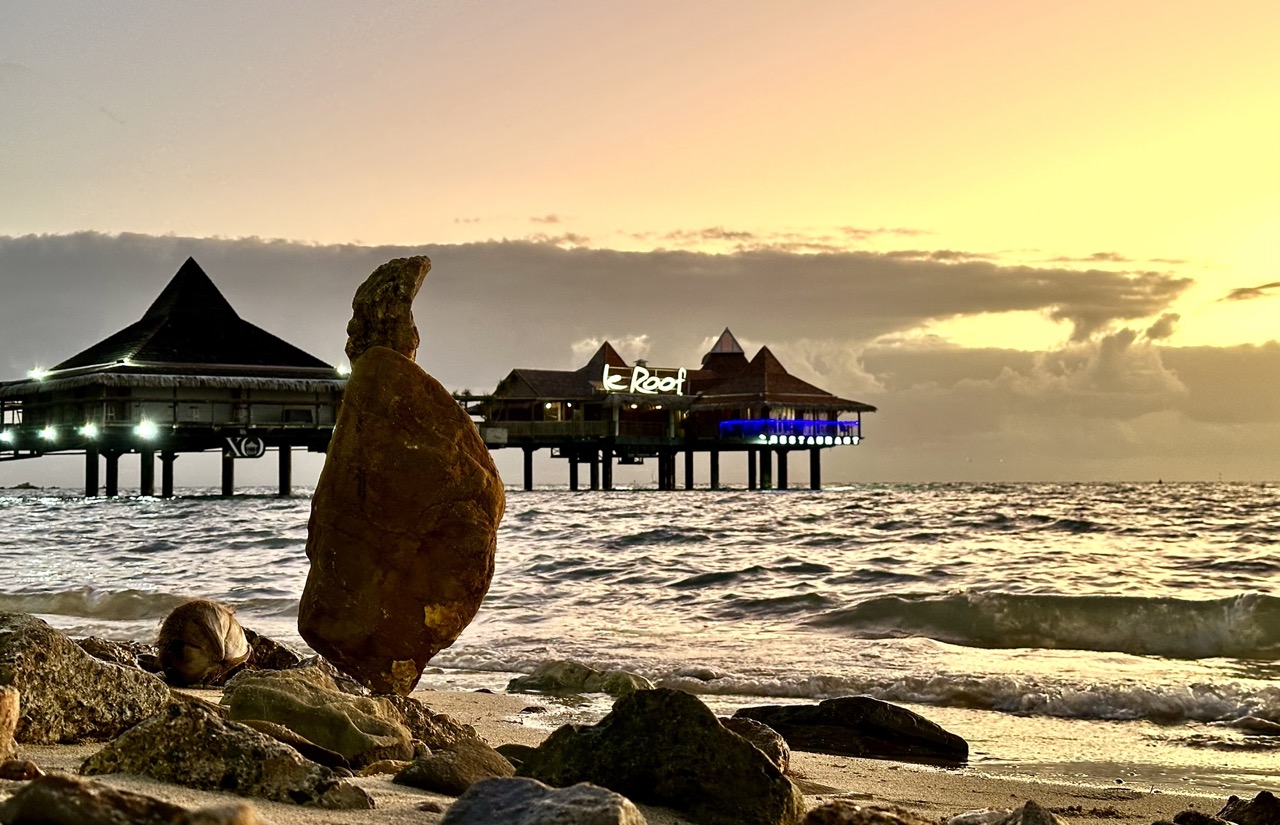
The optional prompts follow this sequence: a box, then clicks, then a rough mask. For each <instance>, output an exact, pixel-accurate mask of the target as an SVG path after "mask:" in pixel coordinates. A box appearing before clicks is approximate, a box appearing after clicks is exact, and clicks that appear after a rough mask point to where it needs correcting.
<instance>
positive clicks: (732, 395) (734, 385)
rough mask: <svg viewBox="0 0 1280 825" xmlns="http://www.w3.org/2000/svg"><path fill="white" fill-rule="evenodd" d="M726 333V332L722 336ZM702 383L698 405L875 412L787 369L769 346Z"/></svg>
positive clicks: (698, 406)
mask: <svg viewBox="0 0 1280 825" xmlns="http://www.w3.org/2000/svg"><path fill="white" fill-rule="evenodd" d="M722 337H723V336H722ZM717 378H718V379H719V380H715V381H713V382H711V383H708V384H704V385H702V386H701V387H700V388H699V389H700V392H699V395H698V403H697V404H696V405H695V409H697V408H702V409H716V408H725V407H746V406H751V405H756V404H766V405H769V406H789V407H790V406H794V407H808V408H822V409H829V410H844V411H849V412H854V411H858V412H875V407H873V406H871V405H870V404H863V403H862V402H860V401H853V400H850V399H848V398H840V397H839V396H836V395H832V394H831V393H829V392H827V391H826V390H824V389H820V388H818V387H815V386H814V385H813V384H810V383H809V382H808V381H804V380H801V379H799V378H796V377H795V376H794V375H792V374H791V373H789V372H787V368H786V367H784V366H782V362H781V361H779V360H778V358H777V356H775V355H774V354H773V352H772V351H771V350H770V349H769V348H768V347H761V348H760V351H759V352H757V353H756V354H755V357H754V358H752V359H751V361H750V362H748V363H747V364H746V366H745V367H743V368H742V369H740V370H737V371H735V372H734V373H732V374H730V375H728V376H727V377H723V378H721V377H720V376H719V375H717Z"/></svg>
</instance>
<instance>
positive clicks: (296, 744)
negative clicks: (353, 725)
mask: <svg viewBox="0 0 1280 825" xmlns="http://www.w3.org/2000/svg"><path fill="white" fill-rule="evenodd" d="M238 721H239V722H240V724H242V725H244V726H245V727H250V728H253V729H254V730H256V731H257V732H258V733H265V734H266V735H267V736H270V737H271V738H272V739H274V740H276V741H277V742H279V743H281V744H283V745H288V746H289V747H291V748H293V749H294V750H295V751H297V752H298V753H300V754H302V757H303V758H304V759H310V760H311V761H312V762H315V763H316V764H317V765H324V766H325V767H328V768H344V769H346V770H350V769H351V763H350V762H348V761H347V759H346V757H344V756H343V755H342V754H340V753H336V752H334V751H331V750H329V749H328V748H322V747H320V746H319V745H317V744H316V743H315V742H312V741H311V740H310V739H307V738H306V737H305V736H300V735H299V734H297V733H295V732H293V731H291V730H289V729H288V728H286V727H285V726H284V725H277V724H276V723H275V722H265V721H263V720H261V719H240V720H238Z"/></svg>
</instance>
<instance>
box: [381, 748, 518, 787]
mask: <svg viewBox="0 0 1280 825" xmlns="http://www.w3.org/2000/svg"><path fill="white" fill-rule="evenodd" d="M515 773H516V769H515V768H514V767H513V766H512V765H511V763H510V762H508V761H507V759H506V757H504V756H503V755H502V754H500V753H498V752H497V751H496V750H494V749H493V748H491V747H489V746H488V745H486V744H485V743H484V742H481V741H480V740H479V739H467V740H464V741H462V742H459V743H457V744H456V745H453V746H451V747H449V748H445V749H443V750H437V751H432V752H431V753H429V754H427V755H426V756H420V757H418V758H417V759H415V760H413V761H412V762H410V763H409V765H408V766H407V767H406V768H405V769H404V770H402V771H400V772H399V773H397V774H396V776H395V779H393V780H392V781H393V782H395V783H396V784H397V785H409V786H411V787H414V788H421V789H423V790H424V791H434V792H435V793H442V794H448V795H449V796H459V795H461V794H463V793H465V792H466V790H467V789H468V788H470V787H471V786H472V785H474V784H475V783H477V782H479V781H480V780H482V779H497V778H502V777H510V776H515Z"/></svg>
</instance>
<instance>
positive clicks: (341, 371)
mask: <svg viewBox="0 0 1280 825" xmlns="http://www.w3.org/2000/svg"><path fill="white" fill-rule="evenodd" d="M335 369H337V371H338V375H350V374H351V365H350V364H339V365H338V366H337V367H336V368H335Z"/></svg>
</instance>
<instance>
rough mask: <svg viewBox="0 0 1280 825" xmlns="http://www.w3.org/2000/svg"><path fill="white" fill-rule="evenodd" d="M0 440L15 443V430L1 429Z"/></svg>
mask: <svg viewBox="0 0 1280 825" xmlns="http://www.w3.org/2000/svg"><path fill="white" fill-rule="evenodd" d="M0 442H3V443H5V444H12V443H13V430H0Z"/></svg>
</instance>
